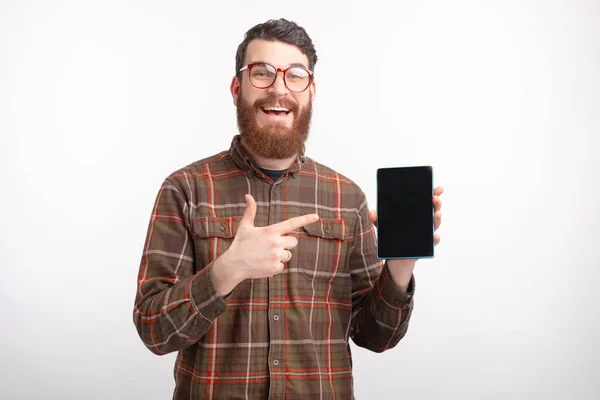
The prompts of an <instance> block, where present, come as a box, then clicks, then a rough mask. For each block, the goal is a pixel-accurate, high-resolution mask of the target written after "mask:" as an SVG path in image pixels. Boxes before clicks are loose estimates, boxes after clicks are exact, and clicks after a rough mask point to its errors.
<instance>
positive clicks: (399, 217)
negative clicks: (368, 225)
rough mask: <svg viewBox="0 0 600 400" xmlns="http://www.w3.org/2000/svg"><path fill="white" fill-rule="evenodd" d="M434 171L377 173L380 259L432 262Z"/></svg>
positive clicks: (413, 169)
mask: <svg viewBox="0 0 600 400" xmlns="http://www.w3.org/2000/svg"><path fill="white" fill-rule="evenodd" d="M432 200H433V168H432V167H431V166H415V167H397V168H379V169H378V170H377V257H379V258H380V259H403V258H432V257H433V256H434V254H433V247H434V246H433V229H434V226H433V203H432Z"/></svg>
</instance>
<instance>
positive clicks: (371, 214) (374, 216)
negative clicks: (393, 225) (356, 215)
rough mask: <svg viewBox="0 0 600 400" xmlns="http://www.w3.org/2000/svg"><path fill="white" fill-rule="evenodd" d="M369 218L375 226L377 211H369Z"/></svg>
mask: <svg viewBox="0 0 600 400" xmlns="http://www.w3.org/2000/svg"><path fill="white" fill-rule="evenodd" d="M369 219H370V220H371V223H372V224H373V225H375V226H377V211H376V210H371V211H369Z"/></svg>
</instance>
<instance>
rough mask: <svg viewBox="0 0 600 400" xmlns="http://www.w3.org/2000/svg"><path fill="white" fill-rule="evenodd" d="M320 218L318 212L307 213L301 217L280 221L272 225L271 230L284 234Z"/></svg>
mask: <svg viewBox="0 0 600 400" xmlns="http://www.w3.org/2000/svg"><path fill="white" fill-rule="evenodd" d="M318 220H319V215H318V214H306V215H302V216H300V217H293V218H290V219H288V220H285V221H281V222H278V223H276V224H273V225H271V230H272V231H273V232H275V233H278V234H280V235H283V234H285V233H290V232H292V231H294V230H296V229H298V228H301V227H303V226H305V225H310V224H312V223H314V222H317V221H318Z"/></svg>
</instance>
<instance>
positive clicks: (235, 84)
mask: <svg viewBox="0 0 600 400" xmlns="http://www.w3.org/2000/svg"><path fill="white" fill-rule="evenodd" d="M229 90H230V91H231V96H232V97H233V105H234V106H236V107H237V106H238V98H239V96H240V81H239V79H238V78H237V76H234V77H233V79H232V80H231V86H230V87H229Z"/></svg>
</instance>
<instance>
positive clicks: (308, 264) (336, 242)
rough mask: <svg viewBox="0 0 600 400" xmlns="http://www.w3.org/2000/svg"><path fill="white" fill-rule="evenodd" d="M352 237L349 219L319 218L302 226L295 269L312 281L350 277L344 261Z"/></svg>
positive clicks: (346, 258)
mask: <svg viewBox="0 0 600 400" xmlns="http://www.w3.org/2000/svg"><path fill="white" fill-rule="evenodd" d="M352 239H353V235H352V232H351V231H350V230H349V229H348V222H346V221H345V220H342V219H320V220H319V221H317V222H315V223H313V224H310V225H306V226H304V227H303V228H302V234H301V235H300V240H299V246H298V272H299V273H300V275H302V276H304V277H305V278H306V279H309V280H315V281H332V280H333V279H334V278H336V277H339V278H341V277H346V275H347V276H348V277H349V275H350V274H349V273H348V271H347V261H348V257H349V254H348V251H349V247H350V243H351V242H352Z"/></svg>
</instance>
